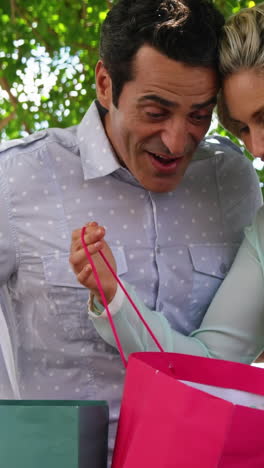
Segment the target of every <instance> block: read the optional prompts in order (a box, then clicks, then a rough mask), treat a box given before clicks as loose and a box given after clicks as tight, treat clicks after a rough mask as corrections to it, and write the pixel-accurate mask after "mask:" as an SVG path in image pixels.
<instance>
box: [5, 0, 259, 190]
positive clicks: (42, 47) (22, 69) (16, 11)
mask: <svg viewBox="0 0 264 468" xmlns="http://www.w3.org/2000/svg"><path fill="white" fill-rule="evenodd" d="M113 3H114V0H92V1H91V0H0V115H1V117H0V139H1V140H6V139H10V138H18V137H20V136H24V135H26V134H28V133H32V132H34V131H36V130H41V129H44V128H47V127H49V126H50V127H66V126H70V125H75V124H77V123H78V122H80V120H81V118H82V116H83V115H84V113H85V112H86V110H87V108H88V106H89V104H90V102H91V101H92V100H93V99H94V97H95V86H94V67H95V64H96V61H97V59H98V37H99V30H100V25H101V23H102V21H103V20H104V18H105V16H106V14H107V11H108V9H109V8H111V6H112V4H113ZM214 3H215V5H216V6H217V7H218V8H219V10H220V11H222V12H223V13H224V15H225V16H226V17H227V16H229V15H231V14H232V13H236V12H237V11H238V10H239V9H241V8H244V7H252V6H254V5H255V4H257V3H260V1H257V0H256V1H255V2H254V1H248V0H233V1H231V0H228V1H227V0H215V1H214ZM215 131H217V132H218V133H220V134H221V135H229V134H228V132H227V131H226V130H225V129H223V128H222V127H221V126H219V124H218V121H217V119H216V118H214V119H213V124H212V126H211V129H210V132H215ZM229 136H230V135H229ZM231 138H232V139H233V140H235V141H236V142H237V140H236V139H234V137H232V136H231ZM238 144H240V145H241V143H240V142H238ZM247 156H248V157H250V155H249V154H247ZM262 172H263V171H258V174H259V177H260V180H261V182H264V175H263V174H262Z"/></svg>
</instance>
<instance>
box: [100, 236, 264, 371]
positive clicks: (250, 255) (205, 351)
mask: <svg viewBox="0 0 264 468" xmlns="http://www.w3.org/2000/svg"><path fill="white" fill-rule="evenodd" d="M126 288H127V290H128V292H129V294H130V296H131V298H132V299H133V301H134V302H135V304H136V306H137V307H138V308H139V310H140V312H141V314H142V316H143V317H144V319H145V320H146V321H147V323H148V324H149V326H150V328H151V329H152V331H153V332H154V334H155V335H156V337H157V339H158V340H159V342H160V344H161V345H162V347H163V348H164V349H165V351H168V352H178V353H184V354H193V355H199V356H208V357H214V358H218V359H226V360H231V361H238V362H243V363H251V362H253V361H254V360H255V358H256V357H257V356H258V355H259V354H260V353H261V351H262V350H263V347H264V295H263V272H262V268H261V265H260V262H259V260H258V256H257V254H256V251H255V249H254V248H253V247H252V246H251V245H250V244H249V242H248V241H247V239H245V240H244V241H243V243H242V245H241V247H240V249H239V252H238V254H237V257H236V259H235V262H234V264H233V266H232V267H231V270H230V272H229V274H228V275H227V277H226V279H225V280H224V282H223V284H222V286H221V287H220V288H219V290H218V292H217V294H216V296H215V298H214V299H213V301H212V303H211V305H210V306H209V308H208V310H207V313H206V315H205V318H204V320H203V322H202V324H201V327H200V328H199V329H197V330H195V331H194V332H192V333H191V335H190V336H184V335H182V334H181V333H179V332H177V331H175V330H173V329H172V328H171V326H170V324H169V322H168V321H167V319H166V318H165V317H164V316H163V315H162V314H161V313H159V312H156V311H151V310H150V309H148V308H147V307H146V306H145V305H144V304H143V302H141V301H140V299H139V298H138V297H137V295H136V293H135V290H134V289H133V288H132V287H131V286H129V285H127V284H126ZM92 320H93V323H94V326H95V328H96V329H97V331H98V332H99V334H100V335H101V336H102V338H103V339H105V340H106V341H107V342H108V343H110V344H111V345H113V346H116V345H115V340H114V338H113V334H112V330H111V328H110V325H109V322H108V320H106V319H105V318H102V319H100V318H98V317H97V318H96V319H92ZM113 320H114V323H115V326H116V329H117V333H118V334H119V337H120V341H121V344H122V346H123V349H124V352H125V354H126V355H129V354H130V353H131V352H136V351H157V347H156V345H155V343H154V342H153V340H152V338H151V337H150V336H149V334H148V333H147V331H146V329H145V327H144V326H143V324H142V322H141V321H140V320H139V318H138V316H137V314H136V312H135V311H134V309H133V308H132V306H131V305H130V303H129V302H128V301H127V300H124V301H123V304H122V306H121V308H120V309H119V310H118V311H117V312H116V311H115V314H114V315H113Z"/></svg>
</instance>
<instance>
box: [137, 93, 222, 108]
mask: <svg viewBox="0 0 264 468" xmlns="http://www.w3.org/2000/svg"><path fill="white" fill-rule="evenodd" d="M144 101H154V102H157V103H158V104H160V105H162V106H165V107H178V106H179V104H178V103H177V102H173V101H169V100H168V99H164V98H162V97H160V96H157V95H156V94H148V95H146V96H142V97H141V98H139V100H138V102H140V103H141V102H144ZM216 101H217V99H216V96H213V97H212V98H210V99H208V100H207V101H204V102H199V103H197V104H193V105H192V106H191V107H192V108H193V109H202V108H204V107H207V106H210V105H211V104H213V105H216Z"/></svg>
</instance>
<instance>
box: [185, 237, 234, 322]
mask: <svg viewBox="0 0 264 468" xmlns="http://www.w3.org/2000/svg"><path fill="white" fill-rule="evenodd" d="M238 247H239V244H210V245H208V246H207V245H201V244H194V245H192V246H190V247H189V253H190V258H191V262H192V267H193V284H192V292H191V301H190V304H189V306H190V310H191V312H193V313H195V317H196V319H197V324H195V326H197V325H199V320H200V318H199V317H198V315H199V316H201V318H202V317H203V314H204V312H205V311H206V309H207V307H208V305H209V304H210V302H211V300H212V298H213V296H214V294H215V292H216V290H217V289H218V287H219V286H220V284H221V282H222V281H223V279H224V277H225V276H226V274H227V273H228V271H229V269H230V267H231V265H232V263H233V260H234V258H235V255H236V252H237V250H238Z"/></svg>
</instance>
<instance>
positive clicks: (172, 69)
mask: <svg viewBox="0 0 264 468" xmlns="http://www.w3.org/2000/svg"><path fill="white" fill-rule="evenodd" d="M133 67H134V68H133V70H134V79H133V80H132V81H129V82H127V83H126V84H125V85H124V87H123V90H122V93H121V95H120V97H119V101H118V107H115V106H114V104H113V102H112V83H111V79H110V77H109V76H108V77H107V72H106V70H105V69H104V67H103V66H102V64H101V65H99V67H98V68H97V92H98V99H99V101H100V103H101V104H102V105H103V106H104V107H106V108H107V109H108V113H107V115H106V119H105V129H106V133H107V135H108V137H109V139H110V141H111V143H112V146H113V148H114V150H115V152H116V154H117V157H118V158H119V160H120V162H121V164H123V165H124V166H125V167H127V169H129V171H130V172H131V173H132V174H133V175H134V176H135V178H136V179H137V180H138V181H139V182H140V184H141V185H142V186H143V187H144V188H145V189H147V190H150V191H153V192H169V191H171V190H173V189H174V188H175V187H176V186H177V184H178V183H179V182H180V180H181V179H182V177H183V175H184V173H185V170H186V168H187V166H188V164H189V162H190V161H191V158H192V155H193V153H194V151H195V149H196V147H197V145H198V144H199V142H200V141H201V139H202V138H203V137H204V135H205V133H206V132H207V130H208V128H209V125H210V122H211V116H212V111H213V108H214V105H215V102H216V94H217V92H218V79H217V74H216V72H215V70H214V69H211V68H203V67H190V66H188V65H185V64H184V63H182V62H177V61H175V60H171V59H169V58H168V57H166V56H164V55H162V54H161V53H159V52H158V51H157V50H156V49H154V48H152V47H150V46H142V47H141V48H140V49H139V51H138V53H137V54H136V57H135V60H134V64H133Z"/></svg>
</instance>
